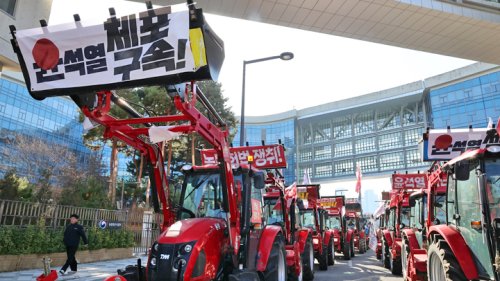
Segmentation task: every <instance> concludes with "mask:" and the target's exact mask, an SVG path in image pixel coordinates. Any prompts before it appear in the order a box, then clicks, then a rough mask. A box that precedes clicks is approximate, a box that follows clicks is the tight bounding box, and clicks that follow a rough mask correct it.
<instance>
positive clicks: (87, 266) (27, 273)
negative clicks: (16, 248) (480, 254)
mask: <svg viewBox="0 0 500 281" xmlns="http://www.w3.org/2000/svg"><path fill="white" fill-rule="evenodd" d="M138 258H141V263H142V265H144V264H145V263H146V262H147V257H146V256H140V257H137V258H130V259H123V260H111V261H103V262H93V263H82V264H78V272H77V273H75V274H72V275H65V276H59V277H58V278H57V280H61V281H63V280H75V281H76V280H82V281H102V280H104V278H106V277H108V276H111V275H115V274H116V270H117V269H120V268H125V266H127V265H135V264H137V259H138ZM40 265H41V263H40ZM52 269H54V270H57V271H58V272H59V269H61V268H60V267H55V268H52ZM68 272H69V269H68ZM42 273H43V267H42V266H40V268H39V269H31V270H23V271H15V272H0V281H28V280H30V281H31V280H36V278H37V277H38V276H40V274H42Z"/></svg>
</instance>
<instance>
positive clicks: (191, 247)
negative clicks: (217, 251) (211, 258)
mask: <svg viewBox="0 0 500 281" xmlns="http://www.w3.org/2000/svg"><path fill="white" fill-rule="evenodd" d="M192 249H193V246H191V245H189V244H187V245H186V246H184V252H186V253H190V252H191V250H192Z"/></svg>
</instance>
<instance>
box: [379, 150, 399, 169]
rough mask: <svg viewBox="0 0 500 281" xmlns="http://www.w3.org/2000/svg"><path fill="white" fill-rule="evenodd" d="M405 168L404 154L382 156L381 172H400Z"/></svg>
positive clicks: (396, 153) (395, 153)
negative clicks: (399, 170)
mask: <svg viewBox="0 0 500 281" xmlns="http://www.w3.org/2000/svg"><path fill="white" fill-rule="evenodd" d="M403 168H404V158H403V153H402V152H394V153H387V154H382V155H380V170H398V169H403Z"/></svg>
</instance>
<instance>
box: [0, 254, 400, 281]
mask: <svg viewBox="0 0 500 281" xmlns="http://www.w3.org/2000/svg"><path fill="white" fill-rule="evenodd" d="M142 258H143V260H144V259H145V258H144V257H142ZM135 262H136V259H123V260H114V261H105V262H96V263H86V264H81V265H79V266H78V269H79V270H78V273H76V274H72V275H66V276H62V277H60V278H58V279H57V280H58V281H59V280H61V281H64V280H82V281H102V280H104V278H106V277H108V276H110V275H113V274H115V273H116V269H118V268H125V266H126V265H129V264H135ZM54 269H57V270H59V268H54ZM41 273H42V269H33V270H24V271H17V272H3V273H0V281H28V280H36V277H38V276H39V275H40V274H41ZM314 277H315V278H314V280H315V281H330V280H359V281H379V280H383V281H396V280H397V281H401V280H402V279H403V278H402V277H401V276H393V275H391V272H390V271H389V270H387V269H385V268H384V267H383V266H382V264H381V262H380V261H378V260H377V259H376V258H375V254H374V253H373V251H368V252H367V253H365V254H363V255H356V256H355V257H354V258H352V259H351V260H349V261H346V260H343V258H342V257H340V256H338V257H337V258H336V259H335V265H333V266H329V267H328V270H327V271H320V270H319V268H318V265H317V264H316V266H315V276H314Z"/></svg>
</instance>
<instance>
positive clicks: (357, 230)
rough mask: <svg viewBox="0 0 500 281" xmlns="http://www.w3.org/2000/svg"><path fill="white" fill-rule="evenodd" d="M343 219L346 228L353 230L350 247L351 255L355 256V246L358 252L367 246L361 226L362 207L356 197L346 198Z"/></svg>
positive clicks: (362, 252) (363, 251) (363, 250)
mask: <svg viewBox="0 0 500 281" xmlns="http://www.w3.org/2000/svg"><path fill="white" fill-rule="evenodd" d="M345 210H346V214H345V219H346V225H347V228H348V229H350V230H352V231H353V235H354V236H353V238H354V239H353V244H352V246H354V247H351V257H354V256H355V251H354V250H355V248H356V249H358V252H359V253H360V254H364V253H365V252H366V250H367V248H368V243H367V240H366V238H367V237H366V234H365V230H364V228H363V227H362V221H363V220H364V219H363V217H362V214H363V209H362V207H361V202H359V200H358V199H357V198H347V199H346V204H345Z"/></svg>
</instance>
